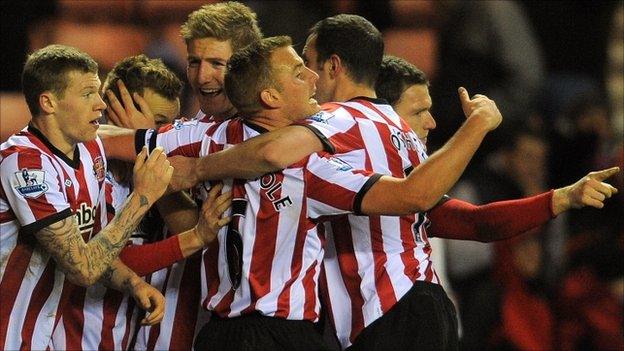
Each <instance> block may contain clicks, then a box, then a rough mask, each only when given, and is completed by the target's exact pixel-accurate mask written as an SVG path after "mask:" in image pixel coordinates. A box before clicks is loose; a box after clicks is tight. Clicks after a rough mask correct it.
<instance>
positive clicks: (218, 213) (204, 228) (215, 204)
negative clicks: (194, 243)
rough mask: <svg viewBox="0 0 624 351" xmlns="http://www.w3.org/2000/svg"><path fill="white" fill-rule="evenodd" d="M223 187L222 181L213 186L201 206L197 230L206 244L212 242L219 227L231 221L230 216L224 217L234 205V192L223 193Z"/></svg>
mask: <svg viewBox="0 0 624 351" xmlns="http://www.w3.org/2000/svg"><path fill="white" fill-rule="evenodd" d="M222 189H223V184H222V183H219V184H217V185H215V186H213V187H212V188H211V189H210V191H209V192H208V197H207V198H206V201H204V204H203V206H202V208H201V212H200V216H199V221H198V222H197V226H196V227H195V232H196V233H197V235H198V237H199V239H200V240H201V241H202V243H203V244H204V246H206V245H208V244H210V243H211V242H212V241H213V240H214V239H215V238H216V237H217V233H218V232H219V229H221V227H223V226H224V225H226V224H228V223H229V222H230V217H223V213H224V212H225V211H226V210H227V209H228V208H229V207H230V206H231V205H232V192H230V191H228V192H226V193H223V194H221V190H222Z"/></svg>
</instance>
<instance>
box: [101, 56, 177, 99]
mask: <svg viewBox="0 0 624 351" xmlns="http://www.w3.org/2000/svg"><path fill="white" fill-rule="evenodd" d="M120 79H121V80H122V81H123V82H124V84H125V85H126V88H128V91H129V92H130V93H131V94H132V93H135V92H136V93H139V94H143V91H144V89H145V88H150V89H152V90H154V92H156V93H158V94H160V95H162V96H163V97H165V98H167V99H169V100H174V99H176V98H179V97H180V94H181V93H182V81H180V79H179V78H178V76H176V75H175V73H173V72H172V71H171V70H169V69H168V68H167V66H165V64H164V63H163V62H162V60H161V59H151V58H149V57H147V56H145V55H142V54H141V55H137V56H130V57H126V58H125V59H123V60H121V61H119V62H118V63H117V64H116V65H115V67H113V69H112V70H111V71H110V72H108V75H107V76H106V80H105V82H104V85H105V89H110V90H112V91H113V92H114V93H115V95H116V96H119V88H118V87H117V81H118V80H120Z"/></svg>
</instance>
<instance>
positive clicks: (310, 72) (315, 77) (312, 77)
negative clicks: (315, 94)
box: [305, 66, 319, 83]
mask: <svg viewBox="0 0 624 351" xmlns="http://www.w3.org/2000/svg"><path fill="white" fill-rule="evenodd" d="M305 70H306V71H307V72H308V78H309V79H310V81H312V83H316V81H317V80H318V79H319V75H318V74H317V73H316V72H314V71H313V70H311V69H309V68H308V67H307V66H305Z"/></svg>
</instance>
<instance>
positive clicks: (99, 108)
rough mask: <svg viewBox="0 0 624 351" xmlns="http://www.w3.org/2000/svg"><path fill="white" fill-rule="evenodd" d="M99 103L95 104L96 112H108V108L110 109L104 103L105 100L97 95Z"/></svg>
mask: <svg viewBox="0 0 624 351" xmlns="http://www.w3.org/2000/svg"><path fill="white" fill-rule="evenodd" d="M97 96H98V97H97V101H96V102H95V110H96V111H104V110H106V107H108V106H107V105H106V102H104V99H102V95H100V94H97Z"/></svg>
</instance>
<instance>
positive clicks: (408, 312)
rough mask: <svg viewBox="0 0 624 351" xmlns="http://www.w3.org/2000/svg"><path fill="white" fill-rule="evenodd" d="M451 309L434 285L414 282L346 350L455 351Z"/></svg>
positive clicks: (456, 345)
mask: <svg viewBox="0 0 624 351" xmlns="http://www.w3.org/2000/svg"><path fill="white" fill-rule="evenodd" d="M458 348H459V336H458V332H457V314H456V312H455V306H453V303H452V302H451V300H450V299H449V298H448V296H447V295H446V292H444V289H442V287H441V286H440V285H438V284H433V283H427V282H420V281H418V282H416V283H414V286H413V287H412V288H411V289H410V290H409V291H408V292H407V293H406V294H405V295H404V296H403V297H402V298H401V299H400V300H399V301H398V302H397V303H396V305H394V306H392V308H391V309H390V310H389V311H388V312H387V313H385V314H384V315H383V316H381V317H380V318H378V319H377V320H375V321H374V322H373V323H371V324H369V325H368V326H367V327H366V328H364V329H363V330H362V332H361V333H360V334H359V335H358V336H357V338H356V339H355V342H354V343H353V345H351V347H349V348H348V350H457V349H458Z"/></svg>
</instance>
